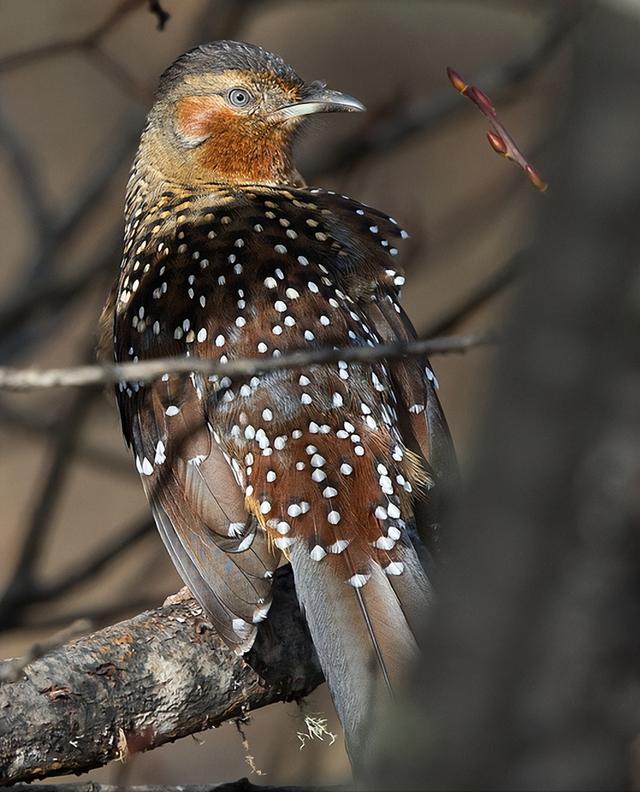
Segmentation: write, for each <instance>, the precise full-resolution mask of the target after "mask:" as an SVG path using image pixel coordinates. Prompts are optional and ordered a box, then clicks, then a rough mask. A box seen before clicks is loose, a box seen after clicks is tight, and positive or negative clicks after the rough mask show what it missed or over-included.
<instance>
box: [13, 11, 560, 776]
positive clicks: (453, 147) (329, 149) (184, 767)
mask: <svg viewBox="0 0 640 792" xmlns="http://www.w3.org/2000/svg"><path fill="white" fill-rule="evenodd" d="M150 5H152V4H150V3H149V2H145V0H124V1H123V0H50V1H48V2H43V0H21V2H15V0H0V239H1V240H2V258H1V266H0V363H2V364H5V365H6V364H11V365H19V366H27V365H31V364H34V365H44V366H64V365H70V364H78V363H82V362H85V361H88V360H91V359H92V356H93V346H94V340H95V339H94V333H95V327H96V322H97V318H98V315H99V311H100V307H101V305H102V302H103V301H104V299H105V296H106V293H107V289H108V285H109V284H110V282H111V280H112V278H113V277H114V276H115V273H116V271H117V269H118V266H119V258H120V246H121V233H122V203H123V194H124V187H125V183H126V179H127V173H128V169H129V166H130V163H131V160H132V157H133V154H134V151H135V146H136V141H137V137H138V135H139V133H140V130H141V127H142V125H143V122H144V117H145V113H146V111H147V109H148V107H149V104H150V102H151V98H152V95H153V90H154V87H155V84H156V80H157V77H158V75H159V73H160V72H161V71H162V70H163V69H164V68H165V67H166V66H167V65H168V64H169V63H170V62H171V61H172V60H173V59H174V58H175V57H177V56H178V55H179V54H180V53H181V52H183V51H184V50H186V49H188V48H190V47H192V46H194V45H196V44H198V43H200V42H202V41H206V40H212V39H216V38H238V39H243V40H246V41H250V42H253V43H256V44H260V45H261V46H263V47H265V48H267V49H271V50H274V51H275V52H277V53H279V54H280V55H281V56H282V57H283V58H284V59H285V60H286V61H288V62H289V63H291V64H292V65H293V66H294V67H295V68H296V69H297V71H298V72H299V73H300V75H301V76H302V77H303V78H306V79H322V80H325V81H326V82H327V83H328V84H329V86H331V87H334V88H337V89H340V90H344V91H346V92H348V93H351V94H353V95H354V96H356V97H358V98H359V99H361V100H362V101H363V102H364V103H365V104H366V105H367V107H368V109H369V112H368V113H367V114H366V115H363V116H362V117H361V116H359V115H357V116H354V117H335V116H333V117H330V118H324V119H320V120H317V121H315V123H314V124H313V125H311V126H310V130H309V134H308V135H307V136H306V138H305V139H304V140H303V141H302V142H301V145H300V151H299V160H298V162H299V168H300V170H301V172H302V173H303V174H304V175H305V176H306V178H307V180H308V181H309V182H312V183H313V184H316V185H318V186H323V187H328V188H331V189H335V190H338V191H340V192H344V193H347V194H350V195H352V196H353V197H355V198H357V199H358V200H361V201H363V202H365V203H368V204H371V205H373V206H376V207H379V208H380V209H383V210H385V211H386V212H389V213H390V214H391V215H393V216H394V217H396V218H398V219H399V220H400V221H401V223H402V225H403V226H404V227H406V228H407V229H408V230H410V232H411V234H412V239H411V242H410V247H409V253H408V255H407V258H406V260H405V266H406V269H407V285H406V287H405V291H404V304H405V306H406V308H407V310H408V313H409V315H410V316H411V317H412V319H413V321H414V323H415V325H416V328H417V330H418V332H419V333H420V334H429V335H434V334H442V333H447V334H449V333H456V334H457V333H467V332H476V331H478V332H482V331H485V330H489V329H492V328H494V327H495V326H497V325H498V324H499V321H500V318H501V315H502V313H503V311H504V308H505V306H506V305H507V304H508V302H509V298H510V290H509V286H510V284H511V283H512V281H513V280H514V277H515V276H516V275H517V271H518V262H519V258H520V255H521V251H522V250H524V249H526V247H527V245H528V244H529V242H530V235H531V212H532V206H533V204H535V203H536V202H538V201H540V200H542V199H541V198H540V196H539V195H538V194H537V193H536V192H535V190H533V189H532V187H531V185H530V184H529V183H528V182H527V180H526V179H525V178H523V176H522V174H521V173H520V172H519V171H518V170H517V169H516V168H515V167H513V166H512V165H510V164H508V163H506V162H504V161H502V160H500V159H499V158H497V157H496V156H495V154H494V153H493V152H492V151H491V150H490V148H489V147H488V145H487V142H486V139H485V134H484V132H485V126H486V125H485V123H484V121H483V119H482V118H481V116H480V115H479V114H478V113H477V112H476V111H475V109H474V108H473V107H472V105H471V104H469V103H467V102H465V100H464V99H463V98H462V97H460V96H459V95H458V94H456V93H455V91H454V90H453V89H452V88H451V86H450V85H449V82H448V80H447V76H446V67H447V66H449V65H450V66H453V67H455V68H456V69H457V70H458V71H459V72H460V73H461V74H462V75H463V76H464V77H465V78H466V79H467V80H469V81H470V82H473V83H475V84H478V85H480V86H481V87H482V88H484V89H485V90H486V91H487V92H488V93H489V94H490V96H491V97H492V99H493V100H494V101H495V103H496V104H497V105H498V107H499V110H500V114H501V117H502V120H503V121H504V122H505V123H506V125H507V127H508V128H509V129H510V131H511V132H512V134H513V135H514V136H515V137H516V139H517V140H518V142H519V143H520V144H521V146H522V148H523V149H524V150H525V151H526V152H527V154H528V155H529V156H530V158H531V160H532V161H533V162H534V163H535V162H536V155H537V154H538V153H539V152H540V150H541V147H542V146H543V145H544V143H545V140H546V139H547V137H548V136H549V135H550V134H551V131H552V130H553V128H554V125H555V123H556V121H557V119H556V118H554V116H553V115H552V114H551V108H552V107H554V108H557V104H556V103H555V101H554V100H555V99H557V96H558V93H559V92H560V90H561V89H562V86H563V85H564V84H565V83H566V71H565V70H566V66H567V57H566V46H565V45H566V38H567V36H568V33H569V32H570V30H569V27H570V26H568V25H567V24H566V21H565V20H564V18H563V17H559V16H558V12H559V11H561V10H562V7H563V6H564V5H565V4H564V3H558V2H555V3H554V2H541V1H540V0H517V2H505V1H504V0H486V1H483V0H469V1H468V2H465V1H464V0H439V1H438V0H413V1H411V0H393V2H391V1H390V0H386V1H385V0H330V1H328V0H322V1H321V0H236V1H235V2H234V0H162V3H161V6H162V8H163V9H164V10H166V12H168V14H170V18H169V19H168V20H167V21H166V24H165V26H164V29H163V30H159V29H158V21H159V20H158V16H157V15H156V14H153V13H152V12H151V9H150ZM556 111H557V110H556ZM543 175H544V174H543ZM432 362H433V366H434V368H435V370H436V372H437V374H438V377H439V380H440V385H441V399H442V401H443V404H444V407H445V411H446V414H447V416H448V419H449V422H450V425H451V429H452V432H453V435H454V438H455V442H456V445H457V449H458V452H459V455H460V458H461V461H462V463H463V465H464V462H465V459H466V456H467V451H468V449H469V448H470V445H471V443H472V440H473V437H474V432H475V430H476V427H477V425H478V423H479V421H480V419H481V417H482V415H483V411H484V406H485V401H486V394H487V390H488V385H489V383H490V382H491V376H492V371H493V364H494V352H493V350H492V349H487V348H479V349H475V350H472V351H469V352H468V353H467V354H465V355H462V356H448V357H439V358H437V359H434V360H433V361H432ZM0 443H1V447H2V452H1V453H0V502H1V503H2V513H1V516H0V519H1V522H0V592H2V591H3V590H4V591H5V594H4V597H2V596H1V595H0V657H11V656H15V655H17V654H20V653H22V652H24V651H25V650H26V649H27V648H28V647H29V646H30V645H31V644H32V643H33V642H34V641H36V640H37V639H39V638H41V637H43V636H45V635H49V634H51V633H52V632H55V631H56V630H57V629H59V628H61V627H64V626H65V625H67V624H69V623H70V622H72V621H73V620H74V619H76V618H78V617H80V616H87V617H88V618H90V619H91V620H92V621H93V623H94V625H95V626H96V627H99V626H101V625H103V624H107V623H111V622H113V621H116V620H119V619H121V618H125V617H126V616H127V615H130V614H133V613H135V612H137V611H139V610H141V609H143V608H144V607H150V606H153V605H156V604H159V603H161V602H162V600H163V598H164V597H165V596H166V595H168V594H171V593H173V592H174V591H176V590H177V589H178V588H179V587H180V582H179V580H178V577H177V575H176V573H175V572H174V570H173V567H172V565H171V563H170V561H169V559H168V556H167V555H166V553H165V552H164V549H163V548H162V546H161V543H160V540H159V538H158V537H157V536H156V534H155V531H153V530H152V529H151V526H150V522H149V517H148V513H147V507H146V502H145V499H144V497H143V494H142V489H141V487H140V484H139V481H138V477H137V474H135V471H134V469H133V466H132V464H131V461H130V459H129V457H128V454H127V453H126V452H125V449H124V447H123V443H122V440H121V435H120V428H119V423H118V419H117V415H116V410H115V406H114V404H113V402H112V400H111V399H110V398H109V397H108V395H104V394H92V393H90V392H88V391H87V392H82V393H79V392H74V391H61V390H55V391H52V392H36V393H29V394H8V393H0ZM307 713H314V714H315V713H321V714H322V715H323V716H324V717H326V718H327V719H328V727H329V729H330V730H331V731H333V732H335V733H339V724H338V722H337V718H336V716H335V714H334V712H333V708H332V705H331V702H330V699H329V697H328V695H327V694H326V691H325V690H324V688H323V689H321V690H319V691H317V692H316V694H315V695H314V696H312V697H311V698H310V699H309V700H308V701H307V702H306V703H305V705H304V707H298V706H296V705H286V706H285V705H276V706H272V707H270V708H268V709H266V710H263V711H260V712H257V713H255V715H252V717H251V721H250V723H248V724H247V725H246V726H245V734H246V737H247V740H248V747H247V746H246V744H245V746H243V744H242V739H241V737H240V735H239V734H238V732H237V731H236V729H235V727H234V726H233V725H230V724H226V725H224V726H222V727H221V728H220V729H218V730H215V731H210V732H207V733H204V734H201V735H200V736H199V737H198V739H197V740H196V739H189V738H187V739H183V740H181V741H180V742H178V743H176V744H174V745H171V746H166V747H164V748H161V749H158V750H155V751H153V752H151V753H149V754H145V755H139V756H136V757H134V759H133V760H132V761H131V762H130V763H129V764H128V765H127V768H126V771H125V772H126V781H127V782H128V783H131V784H134V783H145V784H160V783H163V784H164V783H166V784H170V783H173V784H176V783H180V784H187V783H211V782H213V781H223V780H225V779H233V778H237V777H240V776H242V775H248V774H250V773H251V770H250V768H249V766H248V764H247V759H246V755H247V754H250V755H251V756H252V757H254V760H253V761H254V763H255V767H256V768H258V769H259V770H260V771H261V772H262V773H264V774H265V776H264V777H261V778H260V779H259V780H260V781H264V782H265V783H283V784H284V783H305V782H308V781H309V779H313V780H314V781H316V782H318V783H332V782H339V781H341V780H343V779H344V778H345V777H347V775H348V770H347V763H346V759H345V755H344V752H343V749H342V745H341V740H337V741H336V742H335V743H334V744H333V745H329V744H328V743H327V742H325V743H319V742H317V741H316V742H311V743H308V744H307V746H306V747H305V748H304V750H302V751H300V750H299V745H300V744H299V740H298V737H297V732H298V731H304V730H305V728H304V725H303V719H304V715H305V714H307ZM90 777H91V778H93V779H95V780H100V781H103V782H113V781H117V780H122V778H123V769H122V767H121V766H114V765H111V766H109V767H106V768H103V769H101V770H98V771H95V772H93V773H92V774H91V775H90ZM253 780H258V779H257V778H256V776H254V777H253Z"/></svg>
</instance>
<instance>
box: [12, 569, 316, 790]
mask: <svg viewBox="0 0 640 792" xmlns="http://www.w3.org/2000/svg"><path fill="white" fill-rule="evenodd" d="M247 660H248V662H247V663H245V662H244V660H243V659H242V658H240V657H238V656H236V655H234V654H233V653H232V652H231V651H230V650H229V649H227V648H226V646H224V644H223V643H222V641H221V639H220V638H219V637H218V636H217V635H216V633H215V632H214V631H213V630H212V629H211V627H210V626H209V625H208V624H207V623H206V621H205V620H204V619H203V616H202V612H201V610H200V608H199V607H198V606H197V605H196V604H195V602H193V601H192V600H190V601H188V602H186V603H183V604H174V605H170V606H166V607H163V608H157V609H156V610H153V611H149V612H146V613H143V614H141V615H139V616H136V617H135V618H133V619H131V620H129V621H126V622H122V623H121V624H117V625H115V626H113V627H108V628H106V629H105V630H102V631H100V632H98V633H95V634H94V635H90V636H87V637H86V638H82V639H80V640H77V641H75V642H73V643H71V644H68V645H66V646H64V647H62V648H60V649H58V650H56V651H54V652H52V653H51V654H49V655H47V656H45V657H43V658H42V659H40V660H37V661H36V662H34V663H33V664H32V665H30V666H28V667H27V668H26V669H25V670H24V676H23V678H22V679H21V680H20V681H18V682H15V683H13V684H8V685H4V686H3V687H2V688H0V712H2V719H1V720H0V783H4V784H9V783H14V782H16V781H28V780H31V779H36V778H42V777H44V776H47V775H62V774H66V773H78V772H83V771H85V770H89V769H90V768H93V767H99V766H101V765H104V764H106V763H107V762H108V761H110V760H111V759H115V758H117V757H118V756H119V755H125V754H126V753H133V752H139V751H143V750H147V749H149V748H154V747H157V746H159V745H162V744H164V743H167V742H171V741H173V740H175V739H177V738H178V737H182V736H185V735H187V734H193V733H195V732H198V731H202V730H203V729H207V728H211V727H212V726H217V725H218V724H220V723H222V722H223V721H226V720H230V719H233V718H236V717H240V716H246V714H247V713H248V712H250V711H251V710H253V709H256V708H258V707H263V706H266V705H267V704H271V703H273V702H276V701H288V700H291V699H298V698H300V697H303V696H305V695H307V694H308V693H310V692H311V691H312V690H313V689H314V688H315V687H317V685H319V684H320V683H321V682H322V674H321V671H320V668H319V666H318V663H317V659H316V657H315V652H314V650H313V645H312V643H311V640H310V638H309V635H308V632H307V629H306V624H305V622H304V618H303V616H302V614H301V613H300V609H299V607H298V605H297V600H296V597H295V591H294V588H293V576H292V574H291V570H290V568H289V567H284V568H281V569H280V570H278V572H277V573H276V578H275V597H274V604H273V607H272V608H271V612H270V614H269V619H268V621H266V622H265V623H264V624H263V625H262V626H261V628H260V631H259V633H258V639H257V641H256V645H255V647H254V649H252V650H251V653H250V654H249V655H248V656H247ZM254 669H255V670H254ZM291 739H292V743H295V741H296V739H297V738H296V735H295V730H294V728H293V726H292V733H291Z"/></svg>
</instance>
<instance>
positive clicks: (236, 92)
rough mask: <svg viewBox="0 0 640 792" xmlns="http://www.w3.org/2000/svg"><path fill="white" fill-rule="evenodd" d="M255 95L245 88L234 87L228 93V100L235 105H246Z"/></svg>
mask: <svg viewBox="0 0 640 792" xmlns="http://www.w3.org/2000/svg"><path fill="white" fill-rule="evenodd" d="M252 98H253V97H252V96H251V94H250V93H249V91H246V90H245V89H244V88H233V89H232V90H231V91H229V93H228V94H227V100H228V102H229V104H230V105H232V106H233V107H246V106H247V105H248V104H249V102H250V101H251V99H252Z"/></svg>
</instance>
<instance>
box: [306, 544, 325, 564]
mask: <svg viewBox="0 0 640 792" xmlns="http://www.w3.org/2000/svg"><path fill="white" fill-rule="evenodd" d="M326 555H327V553H326V552H325V550H324V549H323V548H322V547H320V545H316V546H315V547H314V548H313V550H312V551H311V552H310V553H309V557H310V558H311V560H312V561H322V559H323V558H324V557H325V556H326Z"/></svg>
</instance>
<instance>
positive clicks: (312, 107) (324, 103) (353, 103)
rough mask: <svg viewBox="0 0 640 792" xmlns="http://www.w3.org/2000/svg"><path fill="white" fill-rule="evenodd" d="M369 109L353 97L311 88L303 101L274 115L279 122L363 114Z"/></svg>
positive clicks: (283, 108)
mask: <svg viewBox="0 0 640 792" xmlns="http://www.w3.org/2000/svg"><path fill="white" fill-rule="evenodd" d="M366 109H367V108H366V107H365V106H364V105H363V104H362V102H360V101H358V99H355V98H354V97H353V96H349V95H348V94H344V93H341V92H340V91H330V90H329V89H328V88H315V87H310V90H309V91H308V92H307V93H306V95H305V96H304V98H303V99H301V100H300V101H299V102H295V103H294V104H290V105H286V106H285V107H281V108H280V109H279V110H277V111H276V113H275V114H274V116H275V118H276V119H278V120H279V121H286V120H287V119H289V118H297V117H298V116H305V115H310V114H311V113H361V112H363V111H364V110H366Z"/></svg>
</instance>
